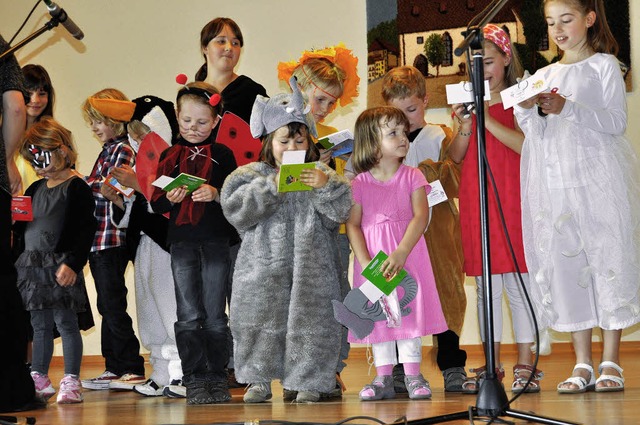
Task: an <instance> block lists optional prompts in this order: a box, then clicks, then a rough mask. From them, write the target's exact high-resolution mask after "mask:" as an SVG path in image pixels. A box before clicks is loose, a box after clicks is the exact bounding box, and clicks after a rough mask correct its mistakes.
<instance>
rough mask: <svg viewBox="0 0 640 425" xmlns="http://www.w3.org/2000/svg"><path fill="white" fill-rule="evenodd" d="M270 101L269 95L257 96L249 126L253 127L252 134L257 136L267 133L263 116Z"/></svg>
mask: <svg viewBox="0 0 640 425" xmlns="http://www.w3.org/2000/svg"><path fill="white" fill-rule="evenodd" d="M268 101H269V98H268V97H265V96H262V95H258V96H256V100H255V102H253V108H252V109H251V119H250V122H249V128H250V129H251V135H252V136H253V137H255V138H259V137H262V136H263V135H264V134H265V133H266V127H265V124H264V120H263V119H262V116H263V113H264V110H265V107H266V105H267V102H268Z"/></svg>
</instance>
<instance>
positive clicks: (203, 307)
mask: <svg viewBox="0 0 640 425" xmlns="http://www.w3.org/2000/svg"><path fill="white" fill-rule="evenodd" d="M229 263H230V260H229V242H228V241H226V240H223V241H208V242H200V243H195V242H174V243H172V244H171V269H172V271H173V280H174V282H175V289H176V305H177V310H178V311H177V316H178V321H177V322H176V324H175V331H176V343H177V345H178V353H179V354H180V360H181V361H182V373H183V375H184V376H183V381H184V383H185V385H186V384H189V383H190V382H192V381H194V380H197V379H205V380H208V381H225V382H226V380H227V374H226V371H225V367H226V365H227V362H228V361H229V339H230V338H231V332H230V331H229V324H228V319H227V314H226V312H225V306H226V295H227V279H228V275H229V265H230V264H229Z"/></svg>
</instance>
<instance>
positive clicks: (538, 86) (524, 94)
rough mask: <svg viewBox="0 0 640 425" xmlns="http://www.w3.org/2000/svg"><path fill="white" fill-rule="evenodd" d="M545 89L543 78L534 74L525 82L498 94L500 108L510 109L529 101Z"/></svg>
mask: <svg viewBox="0 0 640 425" xmlns="http://www.w3.org/2000/svg"><path fill="white" fill-rule="evenodd" d="M547 87H548V83H547V81H546V80H545V79H544V77H542V76H539V75H536V74H534V75H532V76H531V77H529V78H527V79H526V80H522V81H520V82H519V83H518V84H515V85H513V86H511V87H509V88H507V89H504V90H502V91H501V92H500V96H501V97H502V106H503V107H504V109H509V108H512V107H513V105H516V104H518V103H520V102H523V101H525V100H527V99H531V98H532V97H533V96H535V95H537V94H538V93H542V92H543V91H545V90H546V89H547Z"/></svg>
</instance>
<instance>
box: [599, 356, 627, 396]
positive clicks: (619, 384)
mask: <svg viewBox="0 0 640 425" xmlns="http://www.w3.org/2000/svg"><path fill="white" fill-rule="evenodd" d="M606 367H609V368H611V369H614V370H615V371H616V372H618V373H619V374H620V376H616V375H603V374H602V370H603V369H604V368H606ZM598 373H599V374H600V377H599V378H598V379H597V380H596V392H598V393H612V392H616V391H624V377H623V376H622V368H621V367H620V366H618V365H617V364H615V363H614V362H610V361H608V360H605V361H603V362H602V363H600V366H598ZM604 381H611V382H614V383H615V384H616V386H614V387H606V386H605V387H598V383H599V382H604Z"/></svg>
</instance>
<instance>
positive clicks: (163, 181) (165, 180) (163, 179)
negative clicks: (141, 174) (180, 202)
mask: <svg viewBox="0 0 640 425" xmlns="http://www.w3.org/2000/svg"><path fill="white" fill-rule="evenodd" d="M172 181H173V177H169V176H160V177H158V178H157V179H155V180H154V181H153V182H152V183H151V184H152V185H154V186H155V187H159V188H160V189H162V188H163V187H166V186H167V185H168V184H169V183H171V182H172Z"/></svg>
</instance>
